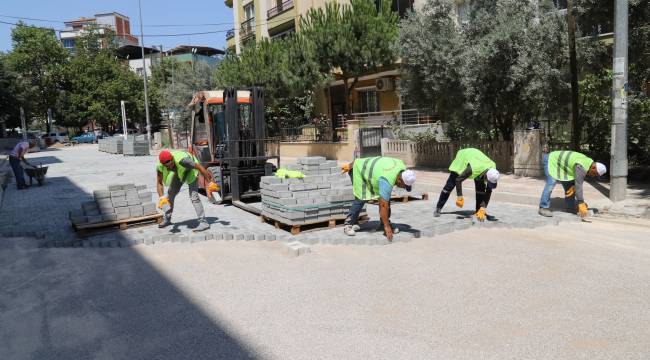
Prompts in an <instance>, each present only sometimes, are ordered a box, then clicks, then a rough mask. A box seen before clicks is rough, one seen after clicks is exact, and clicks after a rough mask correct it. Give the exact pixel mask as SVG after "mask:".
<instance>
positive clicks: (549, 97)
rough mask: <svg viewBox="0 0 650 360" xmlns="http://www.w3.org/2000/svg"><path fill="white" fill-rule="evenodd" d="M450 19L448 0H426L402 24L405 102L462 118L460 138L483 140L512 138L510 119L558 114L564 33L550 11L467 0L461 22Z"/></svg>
mask: <svg viewBox="0 0 650 360" xmlns="http://www.w3.org/2000/svg"><path fill="white" fill-rule="evenodd" d="M454 17H455V15H454V3H453V2H452V1H451V0H430V1H429V2H428V3H427V4H426V5H425V6H424V8H423V9H422V11H419V12H415V13H413V12H412V13H410V15H409V17H408V18H407V19H405V20H404V21H403V22H402V24H401V26H400V39H399V46H400V54H401V55H402V59H403V64H404V72H405V76H404V80H405V81H404V89H405V94H406V96H408V97H409V100H410V101H411V100H413V99H415V100H414V101H415V102H416V103H417V104H418V105H419V106H424V105H426V104H430V105H433V106H434V107H435V109H436V111H438V112H439V113H440V114H441V115H443V118H445V120H446V121H450V122H452V123H457V124H463V125H464V127H465V128H466V130H468V131H464V132H463V133H464V134H465V136H467V135H468V133H470V134H471V133H472V132H480V133H482V135H483V136H485V137H487V139H498V138H502V139H511V137H512V132H513V130H514V128H515V127H516V126H517V125H520V124H527V123H528V122H530V121H531V120H533V119H538V118H540V117H546V118H551V119H554V118H563V117H564V116H565V114H566V106H565V105H564V102H565V99H566V98H567V97H568V90H569V86H568V81H567V80H568V79H567V74H566V71H565V68H566V64H567V62H568V59H567V58H566V56H565V54H564V51H563V49H564V47H565V44H566V36H565V34H566V31H565V30H564V26H563V23H562V19H561V18H559V17H558V15H557V14H556V13H552V12H545V11H537V7H536V2H535V1H532V0H525V1H521V0H498V1H474V2H473V10H472V12H471V16H470V22H469V24H466V25H462V27H460V26H457V25H456V24H455V20H454ZM451 134H452V135H454V132H453V131H452V133H451ZM456 135H460V134H456Z"/></svg>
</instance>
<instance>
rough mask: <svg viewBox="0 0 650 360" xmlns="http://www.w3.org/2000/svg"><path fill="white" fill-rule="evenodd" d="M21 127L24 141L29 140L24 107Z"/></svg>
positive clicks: (21, 112)
mask: <svg viewBox="0 0 650 360" xmlns="http://www.w3.org/2000/svg"><path fill="white" fill-rule="evenodd" d="M20 126H21V130H22V133H23V140H27V121H25V110H23V107H22V106H21V107H20ZM48 135H49V134H48Z"/></svg>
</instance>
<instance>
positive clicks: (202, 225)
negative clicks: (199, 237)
mask: <svg viewBox="0 0 650 360" xmlns="http://www.w3.org/2000/svg"><path fill="white" fill-rule="evenodd" d="M209 228H210V224H208V223H207V222H206V221H201V222H200V223H199V225H198V226H197V227H195V228H194V230H192V231H194V232H200V231H205V230H208V229H209Z"/></svg>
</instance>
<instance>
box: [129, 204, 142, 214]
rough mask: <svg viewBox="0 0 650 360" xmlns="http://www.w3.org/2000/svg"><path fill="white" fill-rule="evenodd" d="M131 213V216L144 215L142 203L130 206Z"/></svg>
mask: <svg viewBox="0 0 650 360" xmlns="http://www.w3.org/2000/svg"><path fill="white" fill-rule="evenodd" d="M129 214H131V217H140V216H143V215H144V210H143V208H142V205H135V206H129Z"/></svg>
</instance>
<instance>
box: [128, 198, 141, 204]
mask: <svg viewBox="0 0 650 360" xmlns="http://www.w3.org/2000/svg"><path fill="white" fill-rule="evenodd" d="M126 203H127V205H128V206H134V205H141V204H142V201H140V199H139V198H138V199H137V200H136V199H133V200H127V202H126Z"/></svg>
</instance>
